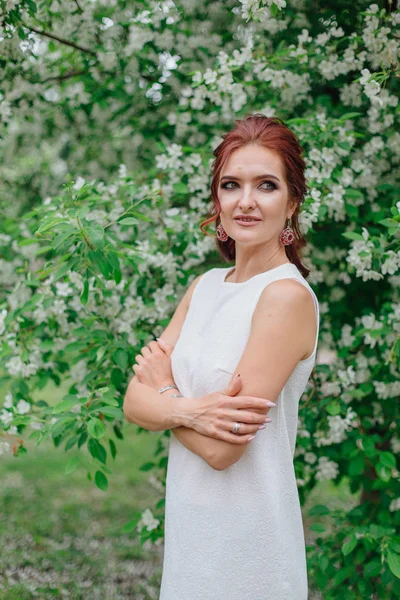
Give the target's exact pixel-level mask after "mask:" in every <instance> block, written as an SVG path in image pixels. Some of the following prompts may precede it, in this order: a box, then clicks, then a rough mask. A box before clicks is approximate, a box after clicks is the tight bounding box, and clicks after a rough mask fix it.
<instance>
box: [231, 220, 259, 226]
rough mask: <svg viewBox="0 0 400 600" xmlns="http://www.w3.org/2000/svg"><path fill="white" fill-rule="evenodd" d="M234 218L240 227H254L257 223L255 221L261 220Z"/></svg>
mask: <svg viewBox="0 0 400 600" xmlns="http://www.w3.org/2000/svg"><path fill="white" fill-rule="evenodd" d="M234 220H235V221H236V223H238V224H239V225H241V226H242V227H254V225H257V223H261V221H241V220H240V219H234Z"/></svg>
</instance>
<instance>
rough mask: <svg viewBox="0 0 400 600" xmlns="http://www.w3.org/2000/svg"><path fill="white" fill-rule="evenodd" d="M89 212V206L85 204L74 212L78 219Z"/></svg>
mask: <svg viewBox="0 0 400 600" xmlns="http://www.w3.org/2000/svg"><path fill="white" fill-rule="evenodd" d="M89 212H90V206H88V205H87V204H86V205H85V206H82V207H81V208H80V209H79V210H78V212H77V213H76V216H77V217H78V218H79V219H84V218H85V217H86V215H87V214H88V213H89Z"/></svg>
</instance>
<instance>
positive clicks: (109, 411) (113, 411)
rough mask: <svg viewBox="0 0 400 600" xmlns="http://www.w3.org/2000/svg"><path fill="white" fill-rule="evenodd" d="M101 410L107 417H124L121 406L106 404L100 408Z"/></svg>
mask: <svg viewBox="0 0 400 600" xmlns="http://www.w3.org/2000/svg"><path fill="white" fill-rule="evenodd" d="M100 412H101V413H102V414H103V415H105V416H106V417H113V418H114V419H123V418H124V413H123V412H122V410H121V409H120V408H117V407H116V406H104V407H102V408H101V409H100Z"/></svg>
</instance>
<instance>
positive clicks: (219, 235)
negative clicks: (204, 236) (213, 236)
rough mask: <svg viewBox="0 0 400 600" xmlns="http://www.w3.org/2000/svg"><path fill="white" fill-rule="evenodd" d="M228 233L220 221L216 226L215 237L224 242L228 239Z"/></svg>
mask: <svg viewBox="0 0 400 600" xmlns="http://www.w3.org/2000/svg"><path fill="white" fill-rule="evenodd" d="M228 237H229V236H228V234H227V233H226V231H225V229H224V227H223V225H222V223H220V224H219V225H218V227H217V238H218V239H219V240H220V241H221V242H226V240H227V239H228Z"/></svg>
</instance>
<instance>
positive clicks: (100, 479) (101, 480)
mask: <svg viewBox="0 0 400 600" xmlns="http://www.w3.org/2000/svg"><path fill="white" fill-rule="evenodd" d="M94 481H95V483H96V485H97V487H98V488H99V489H100V490H103V492H105V491H106V490H107V489H108V479H107V477H106V476H105V475H104V473H103V472H102V471H96V474H95V476H94Z"/></svg>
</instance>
